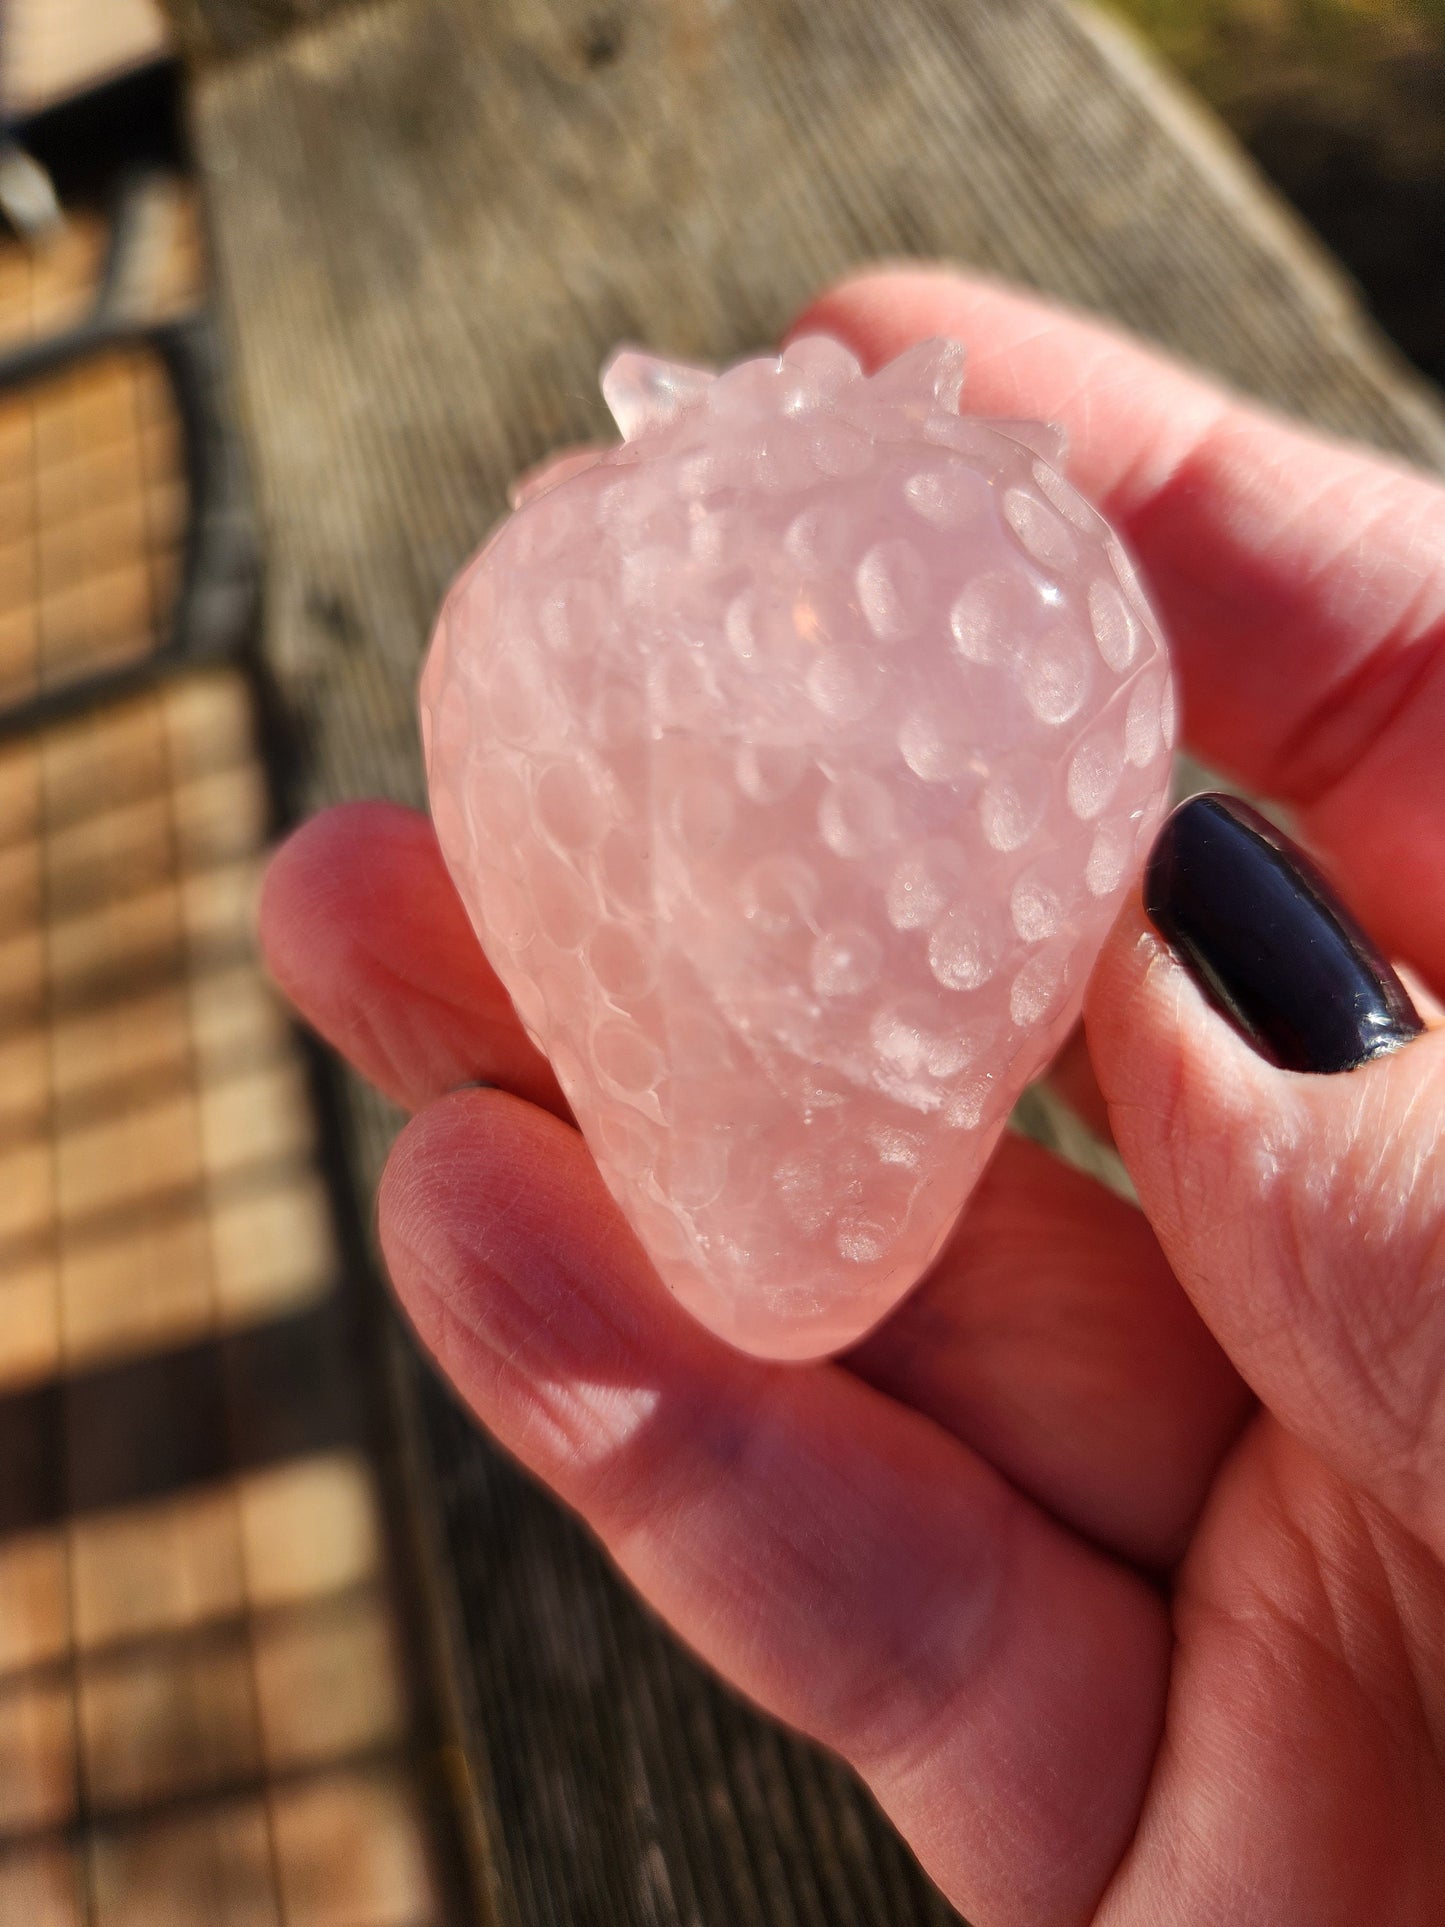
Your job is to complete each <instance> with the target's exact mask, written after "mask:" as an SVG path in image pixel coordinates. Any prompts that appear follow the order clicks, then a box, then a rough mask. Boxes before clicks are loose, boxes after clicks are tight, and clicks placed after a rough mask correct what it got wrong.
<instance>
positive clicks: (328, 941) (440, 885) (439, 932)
mask: <svg viewBox="0 0 1445 1927" xmlns="http://www.w3.org/2000/svg"><path fill="white" fill-rule="evenodd" d="M260 935H261V942H262V946H263V949H264V952H265V956H266V961H267V964H268V967H269V969H270V971H271V974H272V976H273V978H274V979H275V980H276V982H277V984H278V985H279V986H280V988H281V989H282V990H284V991H285V992H286V994H287V996H288V997H289V998H290V999H291V1001H292V1002H293V1003H294V1004H295V1006H296V1008H297V1009H298V1010H299V1011H300V1013H301V1015H302V1016H303V1017H305V1018H306V1020H307V1021H308V1022H309V1023H311V1024H312V1025H314V1027H315V1028H316V1029H317V1030H318V1031H319V1032H320V1033H321V1035H322V1036H323V1037H324V1038H325V1039H326V1040H327V1042H328V1043H330V1044H333V1045H334V1046H335V1047H336V1048H337V1049H338V1050H339V1051H341V1052H342V1054H343V1055H344V1056H345V1057H346V1058H348V1059H349V1061H350V1062H351V1063H352V1064H353V1065H354V1066H355V1067H356V1069H357V1070H359V1071H360V1072H361V1074H362V1075H363V1076H364V1077H366V1078H368V1079H369V1080H370V1081H371V1082H372V1083H373V1084H375V1085H377V1087H378V1088H379V1089H381V1090H382V1091H384V1092H385V1093H386V1094H387V1096H388V1097H391V1098H394V1099H395V1100H396V1102H397V1103H399V1104H403V1105H405V1106H406V1107H407V1108H408V1109H410V1110H414V1109H416V1108H417V1107H418V1106H420V1105H422V1104H425V1103H427V1102H428V1101H429V1100H430V1099H431V1098H433V1097H437V1096H439V1095H440V1094H441V1093H442V1092H443V1091H446V1090H451V1089H453V1088H455V1087H456V1086H457V1085H459V1084H465V1083H475V1082H483V1083H493V1084H499V1085H503V1086H505V1087H506V1088H507V1089H508V1090H513V1091H516V1092H517V1094H518V1095H519V1096H522V1097H526V1098H529V1099H530V1100H531V1101H532V1102H534V1103H537V1104H541V1105H543V1106H545V1107H546V1108H548V1109H550V1110H555V1111H558V1112H560V1113H565V1111H566V1102H565V1099H564V1098H563V1097H562V1094H561V1092H560V1091H559V1090H558V1088H557V1081H556V1078H555V1077H554V1076H553V1074H552V1071H551V1069H550V1068H549V1066H548V1064H547V1062H546V1060H545V1059H544V1058H543V1057H542V1056H541V1055H540V1053H539V1052H538V1051H537V1049H536V1048H535V1046H534V1045H533V1044H531V1043H530V1042H529V1040H528V1039H527V1037H526V1035H525V1033H524V1032H523V1030H522V1028H521V1025H520V1024H519V1023H518V1022H517V1018H516V1015H515V1012H514V1011H513V1009H512V1005H511V1001H510V999H509V998H508V997H507V994H506V992H505V991H504V990H503V989H502V986H501V984H500V983H499V982H498V981H497V977H496V973H495V972H494V971H493V970H492V968H491V966H490V965H489V964H488V962H487V960H486V958H485V957H484V956H483V955H482V952H481V949H480V947H479V945H478V943H477V940H476V937H475V935H474V934H473V932H472V928H471V925H470V923H469V922H468V921H467V917H466V913H465V912H464V910H463V909H462V906H461V903H460V902H459V900H458V898H457V894H456V890H455V889H454V887H453V885H452V882H451V878H450V877H449V876H448V875H447V871H446V866H445V864H444V863H443V862H442V858H441V852H440V851H439V850H438V848H437V842H436V836H435V833H434V831H433V830H432V827H431V824H430V823H429V822H428V821H427V819H426V818H425V817H424V816H421V815H419V814H418V813H417V812H416V811H415V810H406V809H401V808H399V807H398V806H396V805H395V804H390V803H356V804H349V805H346V806H344V807H342V808H338V809H334V810H328V811H326V812H324V813H323V814H322V815H321V816H318V817H315V818H313V819H312V820H311V821H310V822H309V823H307V824H305V825H303V827H302V828H301V829H299V830H297V831H296V832H295V833H294V834H293V835H292V836H291V837H290V838H289V839H288V840H287V841H286V842H285V843H284V844H282V846H281V848H280V849H279V850H278V851H277V852H276V854H275V856H274V857H273V858H272V860H271V865H270V868H269V870H268V872H267V876H266V881H265V885H264V888H263V891H262V898H261V909H260Z"/></svg>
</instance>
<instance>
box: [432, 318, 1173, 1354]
mask: <svg viewBox="0 0 1445 1927" xmlns="http://www.w3.org/2000/svg"><path fill="white" fill-rule="evenodd" d="M962 371H963V351H962V349H961V348H959V347H958V346H957V345H956V344H954V343H951V342H931V343H928V344H925V345H924V346H922V347H920V348H917V349H914V350H911V351H910V352H909V353H908V354H906V355H904V356H902V357H901V358H900V359H899V360H897V361H895V362H893V363H891V364H890V365H889V366H888V367H886V368H884V369H882V370H881V371H880V372H879V373H877V374H875V375H873V376H872V377H871V378H865V377H864V376H863V375H862V373H861V371H860V369H859V367H858V365H857V363H856V362H855V361H854V360H853V359H852V357H851V356H850V355H849V354H848V353H847V352H846V351H845V350H844V349H842V348H841V347H840V346H838V345H837V344H836V343H833V342H831V341H827V340H824V339H821V338H812V339H807V340H803V341H799V342H797V343H795V344H794V345H793V346H792V347H790V348H788V349H787V350H786V351H785V352H784V353H783V354H782V355H781V356H780V357H775V358H769V359H766V360H755V361H746V362H743V363H741V364H740V365H738V366H737V367H735V368H731V369H729V370H727V371H726V372H724V373H722V374H719V375H716V376H715V375H713V374H711V373H709V372H707V371H704V370H701V369H695V368H690V367H684V366H679V365H673V364H668V363H666V362H660V361H655V360H652V359H650V358H648V357H645V356H642V355H639V354H635V353H631V352H624V353H621V354H619V355H618V356H617V357H615V358H614V360H613V361H612V363H611V364H610V366H609V368H608V369H607V371H606V372H605V375H604V378H603V391H604V393H605V395H606V398H607V401H608V403H609V405H610V407H611V409H612V412H613V414H614V415H615V417H616V419H617V423H618V426H619V428H620V429H621V431H622V434H623V436H624V438H625V439H624V441H623V443H622V444H621V446H620V447H618V448H616V449H613V450H610V451H608V452H607V453H605V454H602V455H600V456H599V457H596V458H592V459H588V460H585V461H579V460H578V459H576V458H573V459H571V460H569V461H567V462H565V463H564V464H562V465H560V466H559V468H558V469H556V470H554V471H552V472H551V474H549V475H546V476H544V477H542V479H541V482H540V484H539V485H537V486H536V488H535V489H534V492H533V493H532V494H531V495H530V497H529V498H528V499H526V500H524V501H523V502H522V504H521V506H520V507H519V508H518V510H517V512H516V513H515V514H514V515H513V516H512V517H511V518H510V519H509V520H508V521H506V522H504V523H503V524H502V526H501V527H500V528H499V529H498V530H497V531H496V533H495V534H494V535H493V536H492V538H491V540H490V541H489V542H488V543H487V545H486V546H485V548H484V549H483V550H482V551H481V553H480V554H479V555H478V556H477V557H476V558H475V559H474V560H473V562H472V563H471V564H470V565H469V566H468V567H467V569H466V570H465V571H464V572H463V574H462V575H461V577H460V578H459V579H458V581H457V583H456V585H455V586H454V588H453V589H452V592H451V594H450V596H449V597H448V600H447V603H446V606H445V608H444V609H443V611H442V614H441V618H440V620H439V622H438V625H437V631H436V635H435V639H434V641H433V644H432V648H431V654H430V658H429V661H428V663H427V668H426V673H425V677H424V680H423V685H422V723H423V735H424V740H425V746H426V755H427V766H428V771H429V778H430V788H431V799H432V807H433V812H434V815H435V820H436V827H437V833H438V836H439V837H440V840H441V845H442V849H443V851H444V852H445V855H446V859H447V862H448V864H449V866H450V868H451V871H452V874H453V876H454V877H455V879H456V882H457V885H458V888H459V889H460V891H461V894H462V896H463V898H464V900H465V902H466V905H467V909H468V911H469V913H470V915H471V918H472V921H473V923H474V924H475V927H476V930H477V933H478V935H479V937H480V938H481V941H482V943H483V945H484V947H485V949H486V952H487V955H488V957H489V958H490V959H491V961H492V963H493V965H494V966H495V968H496V969H497V971H498V973H499V975H500V977H501V979H502V981H503V983H504V984H505V986H506V988H507V990H508V992H509V993H510V995H511V997H512V999H513V1001H514V1002H515V1004H516V1007H517V1010H518V1013H519V1015H520V1017H521V1019H522V1021H523V1023H524V1024H525V1025H526V1027H527V1029H528V1031H529V1033H530V1034H531V1036H532V1037H533V1039H534V1040H535V1041H536V1043H537V1044H538V1046H539V1048H541V1049H542V1050H543V1051H545V1052H546V1054H547V1055H548V1057H549V1058H550V1059H551V1061H552V1064H553V1067H554V1069H555V1071H556V1073H557V1076H558V1079H559V1081H560V1082H561V1085H562V1088H563V1090H564V1091H565V1092H566V1094H567V1097H568V1100H569V1102H570V1103H571V1105H572V1108H573V1110H574V1112H575V1115H576V1117H577V1121H578V1123H579V1125H580V1126H581V1128H582V1130H583V1132H584V1133H585V1135H586V1137H587V1141H588V1143H589V1145H590V1146H591V1148H592V1150H593V1152H594V1154H595V1156H596V1158H597V1162H598V1165H599V1167H600V1168H601V1171H602V1174H603V1176H604V1178H605V1179H606V1182H607V1184H608V1186H609V1187H610V1189H611V1190H612V1192H613V1195H614V1196H615V1197H616V1199H617V1201H618V1203H619V1204H620V1205H621V1207H622V1209H623V1210H624V1212H625V1213H626V1214H627V1216H628V1218H629V1219H630V1220H631V1222H632V1224H633V1226H634V1228H635V1229H636V1231H637V1234H638V1236H639V1237H640V1238H641V1240H642V1242H643V1244H644V1245H645V1246H646V1248H647V1250H648V1252H649V1254H650V1256H651V1258H652V1260H653V1262H654V1263H655V1265H656V1267H657V1270H658V1272H659V1274H660V1275H661V1277H662V1279H663V1280H664V1282H665V1283H666V1284H667V1286H668V1287H669V1288H670V1289H671V1290H672V1291H673V1292H675V1293H676V1295H677V1296H678V1297H679V1298H680V1299H681V1300H682V1301H683V1303H684V1304H685V1305H687V1306H688V1307H689V1308H690V1309H691V1310H692V1312H694V1313H695V1314H696V1316H697V1317H698V1318H699V1319H701V1320H702V1321H703V1322H704V1323H705V1324H707V1325H709V1326H711V1327H712V1328H713V1329H714V1330H715V1331H717V1332H719V1333H720V1334H722V1336H724V1337H725V1338H727V1339H729V1340H731V1341H732V1342H733V1343H734V1344H737V1345H739V1346H741V1347H743V1348H745V1349H746V1350H748V1351H752V1352H756V1353H759V1354H762V1355H765V1356H771V1357H778V1358H807V1357H815V1356H818V1355H820V1354H824V1353H827V1352H830V1351H833V1350H836V1349H837V1348H839V1347H840V1346H843V1345H846V1344H848V1343H850V1342H851V1341H852V1340H854V1339H856V1338H858V1337H859V1336H860V1335H861V1334H862V1333H863V1332H865V1331H866V1330H867V1329H868V1328H869V1327H870V1326H871V1325H872V1324H874V1323H875V1322H876V1321H877V1320H878V1319H879V1318H881V1317H882V1316H883V1314H884V1313H885V1312H887V1311H888V1310H889V1309H890V1307H891V1306H892V1305H894V1304H895V1303H896V1302H897V1300H898V1299H899V1298H900V1297H901V1296H902V1295H903V1294H904V1293H905V1292H906V1291H907V1290H908V1289H909V1288H910V1286H911V1285H913V1284H914V1282H915V1281H916V1280H917V1279H918V1277H919V1276H920V1274H921V1273H922V1272H923V1271H924V1270H925V1269H926V1267H927V1266H928V1265H929V1264H930V1262H931V1261H932V1259H933V1258H934V1257H935V1255H936V1254H937V1252H938V1250H939V1248H940V1246H941V1245H942V1244H943V1242H944V1240H945V1239H946V1238H947V1236H948V1234H949V1232H950V1230H951V1229H952V1227H953V1225H954V1223H955V1221H956V1220H957V1218H958V1215H959V1212H960V1210H961V1208H962V1206H963V1204H964V1202H965V1200H966V1198H967V1196H968V1194H969V1191H970V1190H971V1188H972V1187H973V1185H974V1183H975V1181H976V1180H977V1178H978V1176H979V1174H980V1172H981V1171H982V1169H983V1166H984V1164H985V1162H986V1160H987V1158H988V1156H989V1153H990V1151H991V1149H992V1147H993V1145H994V1143H995V1141H996V1139H997V1137H998V1134H999V1132H1000V1131H1001V1129H1002V1128H1003V1124H1004V1122H1005V1120H1006V1118H1007V1116H1008V1113H1009V1110H1010V1108H1011V1106H1012V1104H1013V1102H1014V1100H1015V1098H1016V1097H1017V1096H1018V1094H1019V1092H1020V1090H1021V1089H1022V1087H1023V1085H1024V1084H1025V1083H1026V1082H1027V1081H1028V1080H1029V1079H1030V1078H1031V1077H1033V1076H1035V1075H1036V1074H1037V1073H1038V1072H1039V1070H1040V1069H1041V1068H1042V1067H1043V1066H1044V1064H1045V1063H1046V1062H1047V1060H1048V1058H1049V1057H1050V1055H1051V1054H1052V1053H1053V1052H1054V1050H1055V1049H1056V1048H1057V1046H1058V1044H1059V1043H1060V1041H1061V1040H1062V1038H1063V1036H1064V1034H1065V1033H1066V1031H1067V1030H1068V1028H1069V1026H1070V1025H1071V1024H1072V1023H1073V1021H1074V1019H1075V1018H1076V1017H1077V1015H1078V1010H1079V1004H1080V999H1081V996H1082V992H1083V985H1084V979H1085V976H1086V974H1087V972H1088V970H1089V967H1090V965H1091V963H1092V961H1093V958H1094V956H1095V954H1096V952H1097V949H1098V947H1099V945H1100V943H1101V942H1102V939H1103V936H1104V933H1105V931H1106V929H1107V928H1108V925H1109V923H1110V921H1111V919H1112V917H1113V915H1114V912H1115V910H1116V908H1117V906H1118V903H1119V900H1120V897H1121V895H1122V893H1123V891H1124V889H1125V888H1126V886H1127V884H1128V882H1129V880H1130V878H1131V877H1132V876H1133V874H1134V873H1135V871H1136V869H1137V867H1138V865H1139V863H1140V861H1141V859H1142V856H1143V853H1144V850H1145V848H1146V846H1147V844H1148V841H1149V839H1150V836H1151V834H1152V832H1153V830H1154V828H1155V826H1156V824H1157V822H1158V819H1159V816H1160V813H1161V809H1162V805H1163V802H1164V800H1165V794H1166V790H1167V785H1168V775H1169V764H1170V756H1169V750H1170V744H1171V740H1172V729H1173V724H1172V699H1171V689H1170V677H1169V667H1168V661H1167V657H1166V652H1165V648H1164V643H1163V640H1162V637H1161V633H1160V629H1159V625H1158V623H1157V621H1156V619H1155V617H1154V616H1153V614H1152V613H1151V611H1150V609H1149V606H1148V603H1147V602H1146V600H1145V598H1144V595H1143V593H1142V591H1141V589H1140V586H1139V583H1138V579H1137V577H1136V575H1135V573H1134V570H1133V568H1132V567H1131V565H1130V563H1129V560H1128V558H1127V556H1126V555H1125V553H1124V550H1123V549H1122V547H1121V545H1120V543H1119V541H1118V539H1117V538H1116V537H1115V536H1114V534H1113V533H1112V532H1111V531H1110V529H1109V528H1108V526H1107V524H1106V523H1105V522H1104V521H1103V520H1102V519H1101V518H1100V517H1099V516H1098V515H1097V514H1096V513H1095V511H1094V510H1093V509H1092V508H1090V507H1089V506H1088V504H1087V503H1086V502H1085V501H1084V500H1083V499H1082V497H1081V496H1080V495H1079V494H1078V493H1077V492H1076V491H1075V490H1074V489H1073V488H1072V487H1071V486H1070V485H1069V483H1068V482H1066V481H1065V480H1064V479H1063V477H1062V475H1061V474H1060V473H1059V470H1058V467H1057V463H1058V461H1059V459H1060V456H1061V449H1060V446H1059V442H1058V438H1057V435H1056V433H1055V431H1052V430H1049V429H1045V428H1042V427H1040V426H1039V425H1038V424H1033V423H1018V422H1012V423H1010V422H988V421H983V420H977V419H970V418H968V417H960V416H959V415H958V413H957V412H956V404H957V397H958V393H959V388H960V384H961V380H962Z"/></svg>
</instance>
